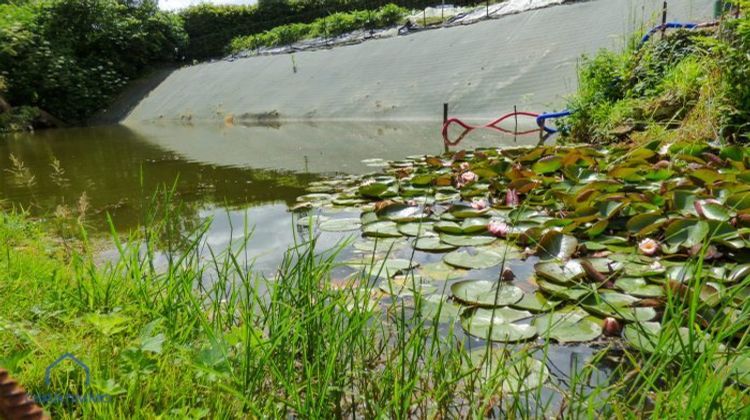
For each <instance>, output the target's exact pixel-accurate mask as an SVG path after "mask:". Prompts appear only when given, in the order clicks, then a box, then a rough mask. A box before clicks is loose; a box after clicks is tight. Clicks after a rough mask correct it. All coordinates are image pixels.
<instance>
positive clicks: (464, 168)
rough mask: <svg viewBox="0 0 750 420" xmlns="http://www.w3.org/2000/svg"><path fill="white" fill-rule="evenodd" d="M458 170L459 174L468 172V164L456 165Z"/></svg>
mask: <svg viewBox="0 0 750 420" xmlns="http://www.w3.org/2000/svg"><path fill="white" fill-rule="evenodd" d="M458 168H459V169H460V170H461V172H464V171H468V170H469V162H461V164H460V165H458Z"/></svg>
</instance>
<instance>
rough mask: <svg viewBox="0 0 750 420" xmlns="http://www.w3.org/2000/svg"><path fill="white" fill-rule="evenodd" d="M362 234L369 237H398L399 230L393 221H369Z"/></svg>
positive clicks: (399, 234)
mask: <svg viewBox="0 0 750 420" xmlns="http://www.w3.org/2000/svg"><path fill="white" fill-rule="evenodd" d="M363 234H364V235H365V236H368V237H371V238H398V237H400V236H401V232H399V231H398V226H397V225H396V223H395V222H391V221H382V222H375V223H370V224H369V225H365V226H364V228H363Z"/></svg>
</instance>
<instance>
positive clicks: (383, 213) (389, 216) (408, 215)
mask: <svg viewBox="0 0 750 420" xmlns="http://www.w3.org/2000/svg"><path fill="white" fill-rule="evenodd" d="M376 213H377V215H378V217H380V218H381V219H385V220H392V221H394V222H396V223H406V222H415V221H422V220H427V219H429V217H430V215H429V214H427V213H426V212H425V211H424V210H423V209H422V208H420V207H417V206H409V205H406V204H402V203H393V204H390V205H388V206H385V207H383V208H381V209H380V210H378V211H377V212H376Z"/></svg>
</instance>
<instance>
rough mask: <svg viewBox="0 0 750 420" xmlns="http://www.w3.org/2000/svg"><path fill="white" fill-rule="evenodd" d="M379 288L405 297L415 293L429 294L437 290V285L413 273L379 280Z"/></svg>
mask: <svg viewBox="0 0 750 420" xmlns="http://www.w3.org/2000/svg"><path fill="white" fill-rule="evenodd" d="M379 287H380V290H382V291H383V292H385V293H388V294H389V295H392V296H398V297H405V296H414V295H415V294H420V295H429V294H431V293H435V292H436V291H437V286H435V285H433V284H430V283H426V282H423V281H422V278H421V277H419V276H414V275H411V274H410V275H404V276H395V277H393V278H392V279H390V278H389V279H384V280H382V281H381V282H380V285H379Z"/></svg>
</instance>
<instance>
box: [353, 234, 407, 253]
mask: <svg viewBox="0 0 750 420" xmlns="http://www.w3.org/2000/svg"><path fill="white" fill-rule="evenodd" d="M406 243H407V242H406V241H405V240H403V239H401V238H377V239H366V240H363V241H357V242H355V243H354V244H353V246H354V249H356V250H357V251H361V252H365V253H369V254H372V253H374V252H389V251H390V252H393V251H396V250H399V249H401V248H403V247H404V246H406Z"/></svg>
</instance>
